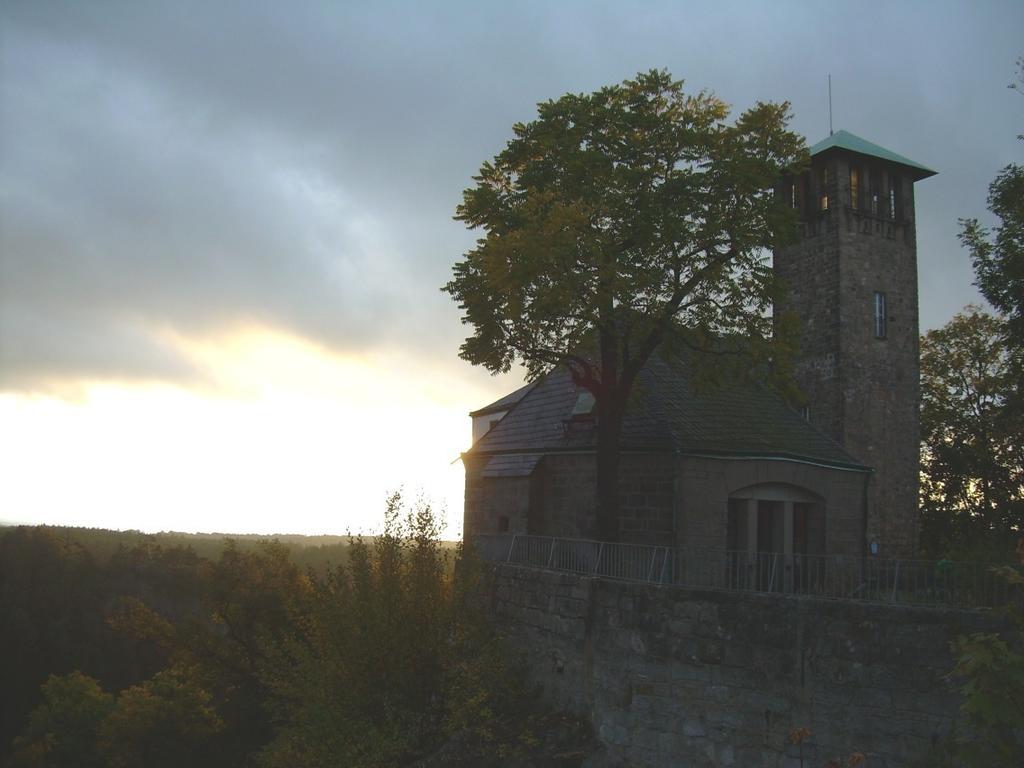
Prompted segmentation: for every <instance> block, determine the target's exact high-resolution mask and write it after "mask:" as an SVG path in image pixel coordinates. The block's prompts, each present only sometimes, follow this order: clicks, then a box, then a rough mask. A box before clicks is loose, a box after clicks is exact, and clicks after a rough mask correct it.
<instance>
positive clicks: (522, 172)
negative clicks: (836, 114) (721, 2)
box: [443, 71, 806, 536]
mask: <svg viewBox="0 0 1024 768" xmlns="http://www.w3.org/2000/svg"><path fill="white" fill-rule="evenodd" d="M729 112H730V110H729V107H728V106H727V105H726V104H725V103H724V102H722V101H721V100H720V99H718V98H717V97H716V96H714V95H713V94H711V93H708V92H704V91H701V92H699V93H696V94H687V93H685V92H684V91H683V84H682V82H681V81H677V80H673V79H672V77H671V75H670V74H669V73H668V72H666V71H650V72H647V73H641V74H639V75H637V76H636V77H635V78H634V79H632V80H626V81H624V82H623V83H621V84H618V85H612V86H608V87H605V88H602V89H600V90H598V91H595V92H594V93H591V94H567V95H565V96H562V97H561V98H559V99H557V100H554V101H547V102H543V103H541V104H539V105H538V114H537V119H536V120H534V121H532V122H529V123H518V124H516V125H515V126H514V127H513V132H514V134H515V136H514V138H513V139H512V140H511V141H509V142H508V144H507V146H506V147H505V149H504V150H502V151H501V152H500V153H499V154H498V155H497V156H496V157H495V158H494V159H493V160H492V161H489V162H485V163H484V164H483V165H482V166H481V168H480V172H479V174H478V175H477V176H475V177H474V182H475V184H474V186H472V187H470V188H468V189H466V190H465V192H464V193H463V199H462V203H461V205H459V206H458V209H457V213H456V219H457V220H460V221H463V222H465V224H466V225H467V226H468V227H470V228H471V229H476V230H481V232H482V237H481V238H480V239H478V240H477V243H476V245H475V247H473V248H472V249H471V250H470V251H469V252H468V253H466V254H465V256H464V258H463V259H462V260H461V261H459V262H457V263H456V264H455V266H454V269H453V272H454V277H453V279H452V280H451V281H450V282H449V283H448V284H447V285H445V286H444V288H443V290H444V291H446V292H447V293H449V294H451V296H452V297H453V298H454V299H455V300H456V301H457V302H458V303H459V306H460V308H461V309H462V310H463V311H464V313H465V314H464V317H463V322H464V323H466V324H468V325H470V326H472V335H470V336H469V337H468V338H467V339H466V341H465V342H464V343H463V345H462V347H461V352H460V354H461V356H462V357H463V358H464V359H466V360H468V361H469V362H471V363H473V364H476V365H482V366H484V367H485V368H487V369H488V370H490V371H492V372H503V371H507V370H509V368H510V367H511V365H512V364H513V362H516V361H519V362H522V363H523V364H524V365H525V366H526V369H527V371H528V375H529V376H530V377H531V378H536V377H538V376H541V375H543V374H544V373H545V372H547V371H548V370H550V368H551V367H552V366H554V365H559V364H563V365H566V366H568V368H569V370H570V371H571V373H572V375H573V378H574V381H575V382H576V383H577V384H578V385H579V386H582V387H584V388H585V389H587V390H589V391H590V392H591V393H592V394H593V395H594V399H595V403H596V413H597V419H598V448H597V451H598V482H599V487H598V503H599V505H600V509H599V531H603V535H605V536H614V519H613V518H614V515H615V503H616V499H615V495H616V491H615V475H616V471H617V445H618V435H619V432H620V427H621V418H622V413H623V409H624V407H625V403H626V399H627V397H628V395H629V392H630V388H631V386H632V383H633V381H634V379H635V377H636V375H637V374H638V372H639V371H640V370H641V369H642V368H643V366H644V364H645V363H646V361H647V360H648V359H649V357H650V356H651V355H652V354H653V353H654V351H655V350H656V349H658V348H659V347H662V346H665V345H667V346H669V347H671V346H673V345H686V346H688V347H692V348H697V349H705V348H707V347H708V346H709V342H710V340H711V339H717V340H719V341H720V340H721V339H724V338H734V339H744V340H745V342H746V343H747V345H748V346H751V347H756V346H757V342H765V341H767V340H768V339H770V337H771V334H772V320H771V317H770V315H769V313H768V310H769V307H770V306H771V304H772V302H773V299H774V298H775V295H776V290H775V285H774V282H773V275H772V270H771V266H770V263H769V261H768V259H767V255H766V253H765V251H766V249H769V248H772V247H774V246H776V245H778V244H779V243H780V241H781V240H782V239H784V238H786V237H787V236H788V234H789V233H791V232H792V230H793V225H795V218H794V214H793V212H792V211H791V210H789V209H788V208H787V207H785V206H782V205H777V204H776V201H775V199H774V196H773V189H774V186H775V185H776V183H777V182H778V180H779V179H780V178H781V177H782V176H783V174H784V173H786V172H792V171H793V170H794V169H795V168H797V167H798V166H799V165H800V164H801V163H802V162H804V161H805V160H806V149H805V146H804V141H803V139H802V137H800V136H798V135H797V134H795V133H792V132H790V131H789V130H787V124H788V120H789V105H788V104H786V103H781V104H773V103H758V104H756V105H755V106H754V107H752V108H750V109H748V110H747V111H745V112H743V113H742V114H741V115H739V117H738V118H736V120H735V122H733V123H728V122H727V120H728V118H729ZM602 482H603V483H604V485H603V486H602ZM602 521H603V524H602Z"/></svg>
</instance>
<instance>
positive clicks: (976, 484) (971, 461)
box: [921, 307, 1024, 559]
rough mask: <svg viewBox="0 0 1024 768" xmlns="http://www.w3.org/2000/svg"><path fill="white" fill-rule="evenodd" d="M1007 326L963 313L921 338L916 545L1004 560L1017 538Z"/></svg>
mask: <svg viewBox="0 0 1024 768" xmlns="http://www.w3.org/2000/svg"><path fill="white" fill-rule="evenodd" d="M1004 330H1005V323H1004V321H1003V320H1001V319H1000V318H998V317H995V316H992V315H989V314H987V313H985V312H983V311H981V310H980V309H978V308H977V307H967V308H966V309H965V310H964V312H962V313H960V314H958V315H956V317H954V318H953V319H952V320H951V321H950V322H949V323H947V324H946V325H945V326H944V327H942V328H940V329H938V330H933V331H929V332H928V333H927V334H925V335H924V336H923V337H922V338H921V440H922V455H921V471H922V474H921V515H922V547H923V548H924V550H925V552H926V553H927V554H928V555H929V556H934V557H941V556H953V557H956V558H959V559H968V558H971V557H976V558H998V559H1003V558H1006V557H1007V556H1008V555H1009V554H1010V553H1011V552H1012V550H1013V547H1014V545H1015V544H1016V541H1017V539H1018V538H1019V537H1020V536H1022V535H1024V452H1022V450H1024V446H1022V445H1021V443H1020V435H1021V434H1022V433H1024V419H1022V418H1021V416H1022V414H1021V411H1020V410H1019V409H1018V408H1016V406H1015V402H1016V401H1017V400H1019V389H1020V385H1021V382H1020V379H1019V378H1018V376H1017V374H1016V369H1017V365H1016V364H1015V363H1014V356H1013V354H1011V352H1010V351H1009V350H1007V347H1006V344H1005V333H1004Z"/></svg>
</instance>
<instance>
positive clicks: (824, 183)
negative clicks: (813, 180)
mask: <svg viewBox="0 0 1024 768" xmlns="http://www.w3.org/2000/svg"><path fill="white" fill-rule="evenodd" d="M820 193H821V198H820V199H821V210H823V211H827V210H828V166H827V165H826V166H823V167H822V169H821V188H820Z"/></svg>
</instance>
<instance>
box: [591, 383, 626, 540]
mask: <svg viewBox="0 0 1024 768" xmlns="http://www.w3.org/2000/svg"><path fill="white" fill-rule="evenodd" d="M619 400H620V398H619V397H618V396H617V394H609V395H608V396H607V397H605V398H604V402H603V403H601V402H599V403H598V411H597V537H598V539H600V540H601V541H618V540H619V444H620V442H621V437H622V416H623V406H622V404H621V403H620V402H619Z"/></svg>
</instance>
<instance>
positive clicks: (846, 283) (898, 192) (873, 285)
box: [775, 131, 935, 557]
mask: <svg viewBox="0 0 1024 768" xmlns="http://www.w3.org/2000/svg"><path fill="white" fill-rule="evenodd" d="M934 174H935V172H934V171H932V170H930V169H928V168H925V167H924V166H922V165H919V164H918V163H915V162H913V161H912V160H908V159H907V158H905V157H901V156H900V155H897V154H895V153H894V152H890V151H888V150H886V149H883V148H882V147H879V146H877V145H875V144H872V143H870V142H868V141H865V140H863V139H861V138H859V137H857V136H854V135H853V134H851V133H847V132H846V131H837V132H836V133H835V134H833V135H832V136H829V138H827V139H825V140H824V141H822V142H820V143H818V144H816V145H815V146H814V147H812V148H811V167H810V169H809V170H808V171H806V172H805V173H804V174H803V175H802V176H801V177H799V178H789V179H786V180H785V181H784V182H783V185H782V188H781V190H780V191H781V194H782V195H783V198H784V199H785V200H786V201H787V203H788V204H789V205H792V206H793V207H795V208H796V209H798V211H799V219H800V236H799V240H798V241H797V242H796V243H794V244H792V245H789V246H786V247H783V248H779V249H778V250H776V252H775V271H776V274H777V275H778V276H779V277H780V278H781V279H782V280H783V281H784V283H785V284H786V286H787V288H788V295H787V296H786V298H785V299H783V300H782V301H780V302H779V305H778V306H777V307H776V312H779V311H780V310H781V311H782V312H792V313H795V314H796V315H797V317H798V318H799V319H800V321H801V324H802V330H801V339H800V341H801V346H800V353H799V357H798V360H797V366H796V371H795V374H796V383H797V385H798V386H799V387H800V389H801V390H802V391H803V393H804V395H805V396H806V405H805V415H806V417H807V418H808V419H809V420H810V421H811V423H812V424H814V425H815V426H817V427H819V428H820V429H821V430H823V431H824V432H826V433H827V434H828V435H830V436H831V437H833V438H834V439H835V440H836V441H838V442H839V443H840V444H841V445H843V447H844V448H846V450H847V451H848V452H849V453H850V454H851V455H853V456H854V457H855V458H857V459H859V460H860V461H862V462H863V463H864V464H866V465H868V466H870V467H872V468H873V469H874V473H873V474H872V476H871V477H870V479H869V480H868V483H869V485H868V493H867V499H868V503H867V507H868V508H867V510H865V512H866V514H865V531H864V534H865V536H864V546H865V550H866V551H867V552H869V553H872V554H877V555H878V556H881V557H907V556H912V555H914V553H915V552H916V547H917V525H918V522H917V492H918V472H919V424H918V407H919V397H920V395H919V380H918V377H919V359H918V357H919V350H918V336H919V330H918V311H917V244H916V236H915V225H914V182H917V181H920V180H921V179H924V178H927V177H929V176H933V175H934ZM826 525H827V522H826Z"/></svg>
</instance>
